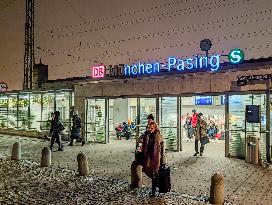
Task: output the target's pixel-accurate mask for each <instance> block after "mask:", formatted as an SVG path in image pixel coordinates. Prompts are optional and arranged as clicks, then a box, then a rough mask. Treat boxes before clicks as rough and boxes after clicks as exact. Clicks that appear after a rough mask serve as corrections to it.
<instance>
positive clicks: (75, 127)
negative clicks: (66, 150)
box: [68, 113, 85, 146]
mask: <svg viewBox="0 0 272 205" xmlns="http://www.w3.org/2000/svg"><path fill="white" fill-rule="evenodd" d="M74 139H81V142H82V144H81V146H83V145H84V144H85V140H84V138H83V137H81V119H80V117H79V116H78V114H77V113H74V115H73V117H72V130H71V136H70V144H69V145H68V146H73V142H74Z"/></svg>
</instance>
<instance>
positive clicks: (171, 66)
mask: <svg viewBox="0 0 272 205" xmlns="http://www.w3.org/2000/svg"><path fill="white" fill-rule="evenodd" d="M227 56H228V59H229V62H230V63H231V64H239V63H241V62H242V61H243V60H244V52H243V51H242V50H241V49H238V48H237V49H233V50H231V51H230V52H229V54H228V55H227ZM221 57H222V56H221V55H219V54H213V55H211V56H208V55H207V56H198V55H196V56H193V57H191V58H178V57H176V56H171V57H169V58H168V59H167V62H166V63H165V64H163V63H160V62H153V63H144V62H138V63H135V64H133V65H119V66H114V67H112V66H109V69H107V70H109V72H108V73H107V75H108V76H111V77H114V76H127V77H129V76H138V75H146V74H157V73H160V72H162V70H163V72H165V71H166V72H172V71H176V72H185V71H186V70H187V71H194V70H195V71H199V70H206V71H217V70H218V69H219V68H220V58H221ZM105 74H106V69H105V66H102V65H101V66H94V67H92V77H93V78H103V77H104V76H105Z"/></svg>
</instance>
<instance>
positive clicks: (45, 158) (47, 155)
mask: <svg viewBox="0 0 272 205" xmlns="http://www.w3.org/2000/svg"><path fill="white" fill-rule="evenodd" d="M50 165H51V150H50V148H49V147H44V148H43V149H42V159H41V166H42V167H48V166H50Z"/></svg>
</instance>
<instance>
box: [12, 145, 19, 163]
mask: <svg viewBox="0 0 272 205" xmlns="http://www.w3.org/2000/svg"><path fill="white" fill-rule="evenodd" d="M20 159H21V143H20V142H15V143H14V144H13V146H12V154H11V160H20Z"/></svg>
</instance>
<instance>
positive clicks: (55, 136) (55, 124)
mask: <svg viewBox="0 0 272 205" xmlns="http://www.w3.org/2000/svg"><path fill="white" fill-rule="evenodd" d="M64 129H65V128H64V126H63V124H62V122H61V120H60V112H59V111H56V112H55V113H54V119H53V121H52V123H51V129H50V134H51V135H52V138H51V145H50V149H51V150H52V148H53V145H54V143H55V141H56V142H57V143H58V145H59V148H58V151H63V145H62V144H61V136H60V132H61V131H62V130H64Z"/></svg>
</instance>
